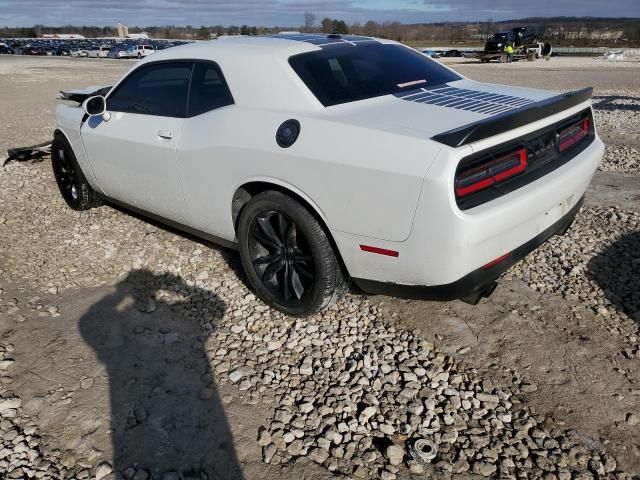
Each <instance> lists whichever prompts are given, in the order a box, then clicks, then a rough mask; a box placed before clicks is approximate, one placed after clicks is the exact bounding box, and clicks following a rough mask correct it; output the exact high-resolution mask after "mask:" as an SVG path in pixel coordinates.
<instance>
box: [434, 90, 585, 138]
mask: <svg viewBox="0 0 640 480" xmlns="http://www.w3.org/2000/svg"><path fill="white" fill-rule="evenodd" d="M592 94H593V88H591V87H589V88H583V89H582V90H576V91H575V92H569V93H563V94H561V95H557V96H555V97H551V98H548V99H546V100H542V101H540V102H536V103H532V104H529V105H527V106H525V107H522V108H519V109H517V110H512V111H510V112H506V113H502V114H500V115H496V116H494V117H489V118H487V119H485V120H480V121H478V122H474V123H470V124H469V125H465V126H464V127H460V128H455V129H453V130H449V131H448V132H444V133H440V134H438V135H436V136H434V137H431V139H432V140H435V141H436V142H439V143H442V144H444V145H448V146H450V147H454V148H457V147H461V146H463V145H467V144H469V143H472V142H477V141H479V140H484V139H485V138H489V137H493V136H495V135H499V134H501V133H504V132H508V131H509V130H514V129H516V128H518V127H522V126H524V125H528V124H530V123H533V122H536V121H538V120H542V119H543V118H546V117H549V116H551V115H555V114H556V113H559V112H562V111H563V110H568V109H569V108H571V107H575V106H576V105H579V104H580V103H582V102H585V101H587V100H589V99H590V98H591V95H592Z"/></svg>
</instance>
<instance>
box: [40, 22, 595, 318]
mask: <svg viewBox="0 0 640 480" xmlns="http://www.w3.org/2000/svg"><path fill="white" fill-rule="evenodd" d="M95 90H96V89H95V88H94V89H93V90H91V91H90V90H85V91H76V92H71V93H69V92H67V93H66V94H63V95H65V96H66V98H67V99H70V100H75V101H76V102H78V103H82V108H80V107H79V106H78V104H76V105H71V104H70V103H69V102H67V103H62V104H60V105H58V107H57V111H56V113H57V128H56V131H55V136H54V142H53V148H52V163H53V170H54V173H55V177H56V180H57V183H58V185H59V187H60V191H61V193H62V196H63V197H64V199H65V200H66V202H67V203H68V204H69V206H70V207H71V208H74V209H76V210H84V209H88V208H92V207H96V206H98V205H100V204H101V203H102V202H103V201H108V202H111V203H114V204H119V205H121V206H124V207H126V208H129V209H131V210H133V211H137V212H139V213H142V214H145V215H148V216H149V217H152V218H155V219H160V220H161V221H162V222H164V223H166V224H169V225H171V226H174V227H177V228H180V229H183V230H185V231H187V232H190V233H192V234H195V235H198V236H200V237H202V238H204V239H208V240H212V241H216V242H219V243H222V244H224V245H227V246H231V247H234V248H237V249H238V250H239V252H240V256H241V259H242V264H243V266H244V269H245V272H246V278H247V281H248V283H249V284H250V286H251V287H252V288H253V289H254V290H255V292H256V293H257V295H258V296H259V297H260V298H261V299H262V300H264V301H265V302H266V303H267V304H269V305H271V306H273V307H274V308H277V309H279V310H281V311H283V312H286V313H288V314H291V315H307V314H310V313H313V312H317V311H319V310H321V309H322V308H324V307H326V306H327V305H329V304H330V303H331V302H332V301H335V300H336V299H338V298H339V297H340V296H341V295H342V294H343V293H344V292H345V291H346V290H347V287H348V286H349V284H350V283H351V282H353V283H354V284H356V285H357V286H358V287H359V288H360V289H361V290H364V291H365V292H369V293H374V294H376V293H388V294H392V295H396V296H402V297H406V298H425V299H440V300H447V299H454V298H460V299H463V300H466V301H469V302H477V301H478V300H479V299H480V298H482V297H484V296H487V295H488V294H489V293H490V292H491V291H492V289H493V287H494V286H495V281H496V279H497V278H498V277H499V276H500V275H501V274H502V273H503V272H504V271H505V270H506V269H508V268H509V267H510V266H511V265H513V264H514V263H515V262H517V261H518V260H520V259H522V258H523V257H524V256H525V255H526V254H527V253H529V252H530V251H532V250H533V249H535V248H536V247H537V246H539V245H541V244H542V243H543V242H545V241H546V240H547V239H548V238H549V237H551V236H553V235H554V234H561V233H564V231H566V229H567V228H568V227H569V225H570V224H571V222H572V220H573V218H574V217H575V215H576V213H577V211H578V209H579V208H580V205H581V202H582V197H583V195H584V192H585V190H586V189H587V186H588V185H589V182H590V180H591V178H592V176H593V174H594V172H595V171H596V169H597V167H598V165H599V163H600V161H601V158H602V155H603V149H604V147H603V143H602V141H601V140H600V139H599V137H598V136H597V134H596V131H595V128H594V123H593V113H592V109H591V100H590V98H591V93H592V92H591V89H585V90H580V91H576V92H571V93H566V94H562V95H557V94H554V93H550V92H545V91H540V90H532V89H525V88H516V87H507V86H503V85H490V84H483V83H478V82H475V81H472V80H469V79H467V78H464V77H462V76H461V75H459V74H458V73H455V72H454V71H453V70H450V69H448V68H446V67H445V66H443V65H441V64H439V63H438V62H436V61H433V60H431V59H429V58H426V57H425V56H424V55H421V54H420V53H418V52H416V51H414V50H412V49H410V48H408V47H405V46H403V45H401V44H398V43H396V42H392V41H388V40H381V39H373V38H367V37H356V36H345V35H343V36H339V35H302V34H298V35H294V34H291V35H280V36H274V37H254V38H235V39H222V40H217V41H212V42H203V43H197V44H191V45H185V46H181V47H176V48H171V49H168V50H164V51H161V52H158V53H156V54H155V55H153V56H151V57H149V58H147V59H145V60H143V61H141V62H139V63H137V64H136V65H135V66H134V67H133V68H132V69H131V70H130V71H129V72H128V73H127V74H126V75H125V76H124V77H123V78H122V79H121V80H120V81H119V82H118V83H117V84H116V85H114V86H112V87H105V88H102V89H100V90H98V91H95Z"/></svg>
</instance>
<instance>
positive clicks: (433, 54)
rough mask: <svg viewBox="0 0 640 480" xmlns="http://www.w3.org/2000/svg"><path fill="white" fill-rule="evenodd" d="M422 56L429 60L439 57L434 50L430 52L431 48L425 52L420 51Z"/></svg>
mask: <svg viewBox="0 0 640 480" xmlns="http://www.w3.org/2000/svg"><path fill="white" fill-rule="evenodd" d="M421 53H422V54H423V55H424V56H426V57H429V58H440V57H441V55H440V54H439V53H438V52H436V51H435V50H432V49H431V48H427V49H426V50H422V52H421Z"/></svg>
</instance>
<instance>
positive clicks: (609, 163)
mask: <svg viewBox="0 0 640 480" xmlns="http://www.w3.org/2000/svg"><path fill="white" fill-rule="evenodd" d="M600 170H601V171H603V172H620V173H627V174H633V175H637V174H638V173H640V150H639V149H638V148H636V147H629V146H626V145H607V146H606V147H605V151H604V158H603V159H602V164H601V165H600Z"/></svg>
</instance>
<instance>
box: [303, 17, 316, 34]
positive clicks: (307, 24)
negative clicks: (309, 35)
mask: <svg viewBox="0 0 640 480" xmlns="http://www.w3.org/2000/svg"><path fill="white" fill-rule="evenodd" d="M315 24H316V14H315V13H313V12H304V29H305V30H306V31H307V32H310V31H312V30H313V26H314V25H315Z"/></svg>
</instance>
